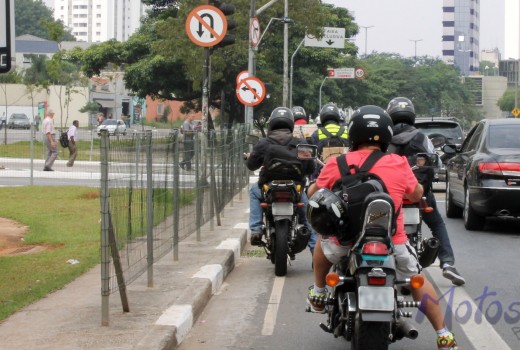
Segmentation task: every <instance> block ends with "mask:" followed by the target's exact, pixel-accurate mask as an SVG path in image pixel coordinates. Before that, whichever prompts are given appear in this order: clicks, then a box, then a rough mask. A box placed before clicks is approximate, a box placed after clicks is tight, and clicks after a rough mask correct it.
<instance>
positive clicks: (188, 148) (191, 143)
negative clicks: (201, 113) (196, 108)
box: [180, 114, 195, 171]
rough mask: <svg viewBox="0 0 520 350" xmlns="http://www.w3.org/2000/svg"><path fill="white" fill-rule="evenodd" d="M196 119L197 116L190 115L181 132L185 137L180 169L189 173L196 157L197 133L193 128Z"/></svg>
mask: <svg viewBox="0 0 520 350" xmlns="http://www.w3.org/2000/svg"><path fill="white" fill-rule="evenodd" d="M194 118H195V115H193V114H190V115H188V117H187V118H186V120H185V121H184V123H182V127H181V132H182V134H183V135H184V142H183V144H184V154H183V157H182V162H181V163H180V167H181V168H182V169H184V170H187V171H191V159H192V158H193V156H194V155H195V131H194V128H193V119H194Z"/></svg>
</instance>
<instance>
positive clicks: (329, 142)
mask: <svg viewBox="0 0 520 350" xmlns="http://www.w3.org/2000/svg"><path fill="white" fill-rule="evenodd" d="M319 129H320V130H321V132H322V133H324V134H325V136H327V138H326V139H324V140H323V147H348V146H349V145H350V142H349V140H347V139H344V138H342V137H341V135H343V133H344V132H345V127H344V126H343V125H341V126H340V128H339V130H338V132H337V133H336V135H332V134H331V133H330V132H329V131H328V130H327V129H326V128H325V127H323V126H320V127H319Z"/></svg>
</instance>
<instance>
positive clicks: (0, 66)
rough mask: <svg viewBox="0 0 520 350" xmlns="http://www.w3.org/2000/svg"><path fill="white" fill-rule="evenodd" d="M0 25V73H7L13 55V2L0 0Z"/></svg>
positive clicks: (12, 0)
mask: <svg viewBox="0 0 520 350" xmlns="http://www.w3.org/2000/svg"><path fill="white" fill-rule="evenodd" d="M0 23H1V25H2V28H0V73H7V72H9V71H10V70H11V56H12V53H14V0H0Z"/></svg>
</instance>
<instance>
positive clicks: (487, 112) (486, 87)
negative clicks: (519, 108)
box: [479, 76, 510, 119]
mask: <svg viewBox="0 0 520 350" xmlns="http://www.w3.org/2000/svg"><path fill="white" fill-rule="evenodd" d="M482 85H483V86H482V107H481V108H479V110H480V111H482V113H483V114H484V117H485V118H488V119H496V118H503V117H506V116H507V115H509V114H510V113H509V112H502V111H501V110H500V108H498V106H497V101H498V100H499V99H500V98H501V97H502V95H503V94H504V92H505V91H506V89H507V78H506V77H500V76H484V77H482Z"/></svg>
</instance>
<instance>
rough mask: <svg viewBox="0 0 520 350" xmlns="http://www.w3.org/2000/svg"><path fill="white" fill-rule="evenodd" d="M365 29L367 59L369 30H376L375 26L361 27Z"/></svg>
mask: <svg viewBox="0 0 520 350" xmlns="http://www.w3.org/2000/svg"><path fill="white" fill-rule="evenodd" d="M359 27H360V28H364V29H365V57H367V44H368V30H369V29H370V28H374V26H359Z"/></svg>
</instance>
